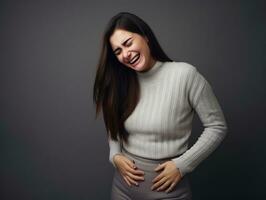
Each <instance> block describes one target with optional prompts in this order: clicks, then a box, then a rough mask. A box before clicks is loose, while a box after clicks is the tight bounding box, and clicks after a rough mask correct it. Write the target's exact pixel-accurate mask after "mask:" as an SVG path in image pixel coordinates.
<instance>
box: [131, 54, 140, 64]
mask: <svg viewBox="0 0 266 200" xmlns="http://www.w3.org/2000/svg"><path fill="white" fill-rule="evenodd" d="M139 58H140V54H139V53H138V54H137V55H136V56H134V57H133V58H132V60H131V61H130V62H129V63H130V64H135V63H136V62H137V61H138V60H139Z"/></svg>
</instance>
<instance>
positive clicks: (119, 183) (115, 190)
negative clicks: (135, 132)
mask: <svg viewBox="0 0 266 200" xmlns="http://www.w3.org/2000/svg"><path fill="white" fill-rule="evenodd" d="M122 153H123V154H124V155H125V156H126V157H127V158H129V159H131V160H134V161H135V165H136V166H137V167H138V168H139V169H140V170H142V171H144V173H145V174H144V178H145V180H144V181H138V183H139V186H135V185H131V187H130V186H128V185H127V183H126V182H125V180H124V179H123V177H122V175H121V174H120V172H119V171H118V169H116V168H115V173H114V177H113V182H112V190H111V199H112V200H156V199H165V200H167V199H169V200H170V199H171V200H191V199H192V194H191V189H190V185H189V180H188V177H187V176H184V177H183V178H182V179H181V180H180V181H179V182H178V183H177V185H176V186H175V188H174V189H173V190H172V191H171V192H169V193H166V192H165V191H158V192H157V191H156V190H153V191H152V190H151V189H150V188H151V186H152V180H153V179H154V178H155V177H156V176H157V175H158V174H159V173H160V172H155V171H154V169H155V168H156V166H157V165H158V164H159V163H162V162H165V161H167V160H170V159H169V158H168V159H162V160H153V159H147V158H142V157H138V156H135V155H133V154H131V153H129V152H127V151H126V150H124V149H123V150H122Z"/></svg>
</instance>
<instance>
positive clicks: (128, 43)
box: [110, 29, 155, 72]
mask: <svg viewBox="0 0 266 200" xmlns="http://www.w3.org/2000/svg"><path fill="white" fill-rule="evenodd" d="M147 42H148V40H147V39H146V37H145V38H144V37H142V36H141V35H139V34H137V33H132V32H129V31H126V30H122V29H116V30H115V31H114V33H113V34H112V35H111V37H110V44H111V46H112V49H113V53H114V54H115V55H116V57H117V59H118V60H119V62H121V63H122V64H124V65H125V66H127V67H130V68H132V69H134V70H136V71H139V72H145V71H147V70H149V69H150V68H151V67H152V66H153V65H154V63H155V60H154V59H153V58H152V56H151V54H150V49H149V46H148V44H147Z"/></svg>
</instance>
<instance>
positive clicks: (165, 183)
mask: <svg viewBox="0 0 266 200" xmlns="http://www.w3.org/2000/svg"><path fill="white" fill-rule="evenodd" d="M170 184H171V182H170V181H166V182H164V184H163V185H161V187H159V188H158V189H157V191H161V190H164V189H165V188H167V187H168V186H169V185H170Z"/></svg>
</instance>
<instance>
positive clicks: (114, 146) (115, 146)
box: [108, 136, 121, 168]
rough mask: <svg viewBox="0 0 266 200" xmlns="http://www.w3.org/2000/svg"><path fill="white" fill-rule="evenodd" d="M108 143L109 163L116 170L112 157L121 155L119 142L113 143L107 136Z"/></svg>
mask: <svg viewBox="0 0 266 200" xmlns="http://www.w3.org/2000/svg"><path fill="white" fill-rule="evenodd" d="M108 143H109V161H110V163H111V164H112V165H113V166H114V167H115V168H116V165H115V163H114V161H113V157H114V155H116V154H120V153H121V145H120V140H118V141H114V140H112V139H111V138H110V136H109V138H108Z"/></svg>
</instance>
